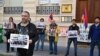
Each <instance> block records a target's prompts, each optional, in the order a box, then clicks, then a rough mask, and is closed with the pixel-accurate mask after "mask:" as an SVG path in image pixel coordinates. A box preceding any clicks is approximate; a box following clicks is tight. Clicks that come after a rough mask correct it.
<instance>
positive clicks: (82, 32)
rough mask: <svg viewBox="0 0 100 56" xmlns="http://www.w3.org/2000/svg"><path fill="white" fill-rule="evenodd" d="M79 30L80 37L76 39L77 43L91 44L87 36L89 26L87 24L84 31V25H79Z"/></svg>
mask: <svg viewBox="0 0 100 56" xmlns="http://www.w3.org/2000/svg"><path fill="white" fill-rule="evenodd" d="M78 26H79V29H80V35H79V38H78V39H77V41H78V42H91V40H89V39H88V34H89V28H90V26H91V24H88V27H87V29H85V26H84V24H79V25H78Z"/></svg>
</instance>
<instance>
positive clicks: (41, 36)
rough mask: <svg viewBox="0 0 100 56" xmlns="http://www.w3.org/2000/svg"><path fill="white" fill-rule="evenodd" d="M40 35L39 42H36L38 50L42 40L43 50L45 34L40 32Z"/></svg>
mask: <svg viewBox="0 0 100 56" xmlns="http://www.w3.org/2000/svg"><path fill="white" fill-rule="evenodd" d="M38 37H39V39H38V41H37V44H36V50H38V49H39V46H40V42H41V50H43V48H44V40H45V34H39V35H38Z"/></svg>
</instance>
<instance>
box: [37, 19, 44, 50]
mask: <svg viewBox="0 0 100 56" xmlns="http://www.w3.org/2000/svg"><path fill="white" fill-rule="evenodd" d="M37 30H38V37H39V39H38V41H37V45H36V51H38V48H39V43H40V41H41V51H43V49H44V40H45V30H46V25H45V22H44V19H43V18H41V19H40V22H38V23H37Z"/></svg>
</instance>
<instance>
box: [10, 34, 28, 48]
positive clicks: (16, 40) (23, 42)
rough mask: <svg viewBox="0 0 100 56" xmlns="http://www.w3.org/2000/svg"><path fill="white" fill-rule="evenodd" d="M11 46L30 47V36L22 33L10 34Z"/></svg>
mask: <svg viewBox="0 0 100 56" xmlns="http://www.w3.org/2000/svg"><path fill="white" fill-rule="evenodd" d="M10 47H13V48H24V49H28V48H29V36H28V35H22V34H11V35H10Z"/></svg>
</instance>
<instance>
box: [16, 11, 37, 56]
mask: <svg viewBox="0 0 100 56" xmlns="http://www.w3.org/2000/svg"><path fill="white" fill-rule="evenodd" d="M21 17H22V21H21V22H20V23H19V24H18V25H17V33H18V34H24V35H29V48H28V49H23V48H17V56H32V55H33V50H34V46H35V42H36V41H37V31H36V26H35V25H34V24H33V23H31V22H30V21H29V19H30V13H29V12H28V11H23V12H22V15H21Z"/></svg>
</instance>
